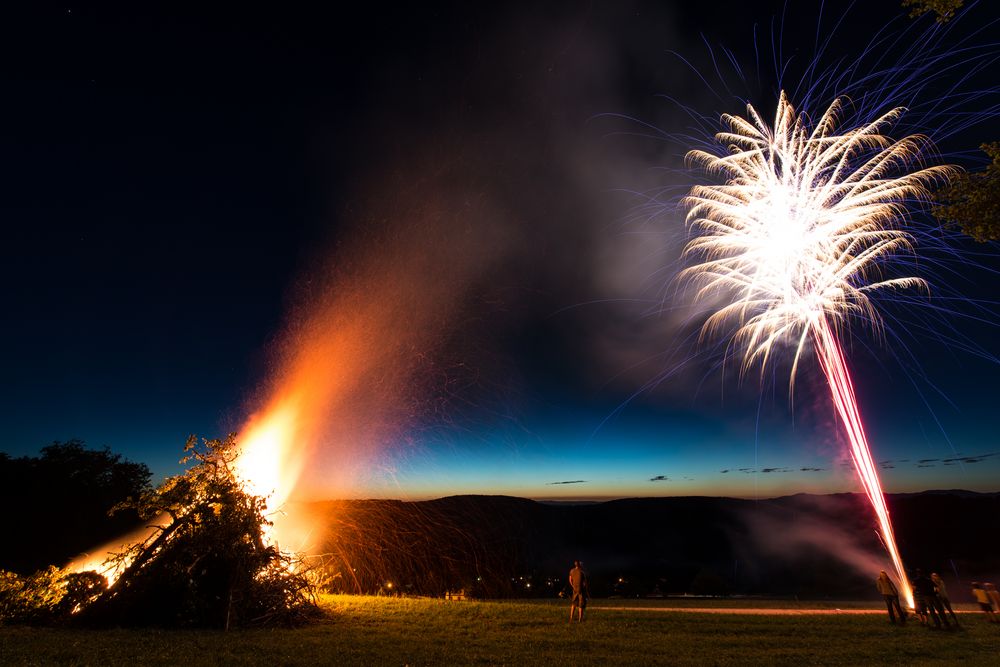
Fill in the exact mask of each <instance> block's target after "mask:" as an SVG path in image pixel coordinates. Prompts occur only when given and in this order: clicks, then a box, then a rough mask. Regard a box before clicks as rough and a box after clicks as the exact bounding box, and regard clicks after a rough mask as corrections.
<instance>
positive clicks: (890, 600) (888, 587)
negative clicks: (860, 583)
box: [875, 570, 906, 625]
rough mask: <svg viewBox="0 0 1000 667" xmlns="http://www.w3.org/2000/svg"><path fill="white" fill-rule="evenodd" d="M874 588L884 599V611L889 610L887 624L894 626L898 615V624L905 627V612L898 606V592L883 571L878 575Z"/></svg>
mask: <svg viewBox="0 0 1000 667" xmlns="http://www.w3.org/2000/svg"><path fill="white" fill-rule="evenodd" d="M875 587H876V588H878V592H879V593H881V594H882V597H883V598H884V599H885V606H886V609H888V610H889V622H890V623H893V624H895V623H896V614H897V613H898V614H899V624H900V625H906V612H904V611H903V608H902V607H900V606H899V591H897V590H896V585H895V584H894V583H892V579H890V578H889V575H888V574H886V573H885V570H882V571H881V572H879V573H878V579H876V580H875Z"/></svg>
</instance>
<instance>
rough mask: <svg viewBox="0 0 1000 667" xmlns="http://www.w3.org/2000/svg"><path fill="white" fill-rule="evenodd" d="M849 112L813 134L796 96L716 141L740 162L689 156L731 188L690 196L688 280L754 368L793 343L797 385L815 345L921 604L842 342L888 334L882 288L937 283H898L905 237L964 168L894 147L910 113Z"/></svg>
mask: <svg viewBox="0 0 1000 667" xmlns="http://www.w3.org/2000/svg"><path fill="white" fill-rule="evenodd" d="M841 107H842V102H841V101H840V100H836V101H834V102H833V104H832V105H831V106H830V107H829V108H828V109H827V110H826V112H825V113H824V114H823V115H822V116H821V117H820V118H819V120H818V121H817V122H816V123H815V124H810V122H809V119H808V118H807V117H806V116H805V115H798V114H796V112H795V110H794V109H793V108H792V106H791V104H790V103H789V102H788V100H787V98H786V96H785V95H784V93H782V95H781V97H780V99H779V101H778V108H777V113H776V114H775V119H774V123H773V125H768V124H766V123H765V122H764V121H763V120H762V119H761V117H760V116H759V115H758V113H757V111H756V110H755V109H754V108H753V107H752V106H749V105H748V106H747V114H748V118H749V120H748V119H745V118H740V117H737V116H728V115H726V116H723V121H724V122H725V123H726V124H727V125H728V126H729V128H730V131H728V132H722V133H720V134H718V135H716V139H717V140H718V141H719V143H720V144H721V145H723V146H725V147H726V148H727V149H728V152H727V153H725V154H724V155H721V156H718V155H713V154H711V153H708V152H705V151H691V152H690V153H688V158H689V159H690V160H692V161H694V162H696V163H699V164H701V165H702V166H704V167H705V168H706V170H707V171H708V172H709V173H711V174H713V175H717V176H721V177H722V178H723V179H724V180H725V183H724V184H721V185H701V186H695V187H694V188H692V190H691V193H690V195H689V196H688V197H687V198H686V199H685V205H686V206H687V207H688V208H689V210H688V216H687V220H688V224H689V225H690V226H691V229H692V232H693V238H692V239H691V241H690V242H689V243H688V245H687V247H686V249H685V255H686V256H687V257H697V258H698V259H699V260H700V262H698V263H696V264H694V265H693V266H690V267H689V268H687V269H685V270H684V271H683V272H682V274H681V277H682V278H683V279H686V280H689V281H691V282H692V283H694V284H696V285H697V286H698V290H697V294H696V298H697V299H699V300H701V299H706V300H707V299H712V300H718V299H720V298H721V299H722V301H721V303H722V305H721V307H719V308H717V309H716V310H715V311H714V312H713V313H712V314H711V316H710V317H709V318H708V319H707V320H706V322H705V325H704V328H703V335H708V334H711V333H714V332H715V331H716V330H718V329H720V328H722V327H723V326H724V325H726V324H728V323H730V322H735V323H736V324H737V328H736V332H735V334H734V335H733V337H732V343H731V345H732V346H734V347H737V348H739V349H741V350H745V352H744V354H743V357H742V358H743V362H742V368H743V371H746V370H747V369H748V368H749V367H750V366H751V365H752V364H753V363H755V362H760V363H761V364H766V363H767V361H768V360H769V359H770V357H771V355H772V353H774V352H775V350H776V349H777V348H779V347H783V346H785V345H787V344H788V342H789V341H791V346H792V347H793V348H794V355H793V362H792V371H791V377H792V381H793V382H794V378H795V373H796V369H797V367H798V364H799V361H800V359H801V357H802V354H803V352H804V351H805V350H806V348H807V346H808V344H809V342H810V340H811V341H812V342H813V346H814V347H815V349H816V353H817V356H818V358H819V362H820V366H821V367H822V369H823V372H824V374H825V375H826V379H827V382H828V383H829V386H830V390H831V393H832V396H833V403H834V406H835V408H836V411H837V414H838V415H839V416H840V418H841V421H842V422H843V424H844V428H845V430H846V433H847V437H848V440H849V442H850V448H851V458H852V460H853V461H854V465H855V468H856V470H857V472H858V476H859V478H860V480H861V483H862V486H863V487H864V489H865V493H866V494H867V495H868V498H869V500H870V501H871V503H872V506H873V507H874V509H875V513H876V515H877V516H878V523H879V528H880V532H881V536H882V540H883V542H884V544H885V546H886V549H887V550H888V552H889V555H890V556H891V557H892V561H893V564H894V566H895V569H896V573H897V575H898V577H899V580H900V588H901V589H902V591H901V592H902V593H903V596H904V598H905V599H906V601H907V602H909V603H910V604H912V593H911V590H910V585H909V582H908V581H907V578H906V573H905V570H904V568H903V563H902V559H901V558H900V555H899V550H898V549H897V547H896V541H895V537H894V535H893V530H892V523H891V521H890V518H889V511H888V509H887V507H886V504H885V497H884V495H883V493H882V487H881V483H880V481H879V477H878V473H877V472H876V469H875V465H874V463H873V461H872V456H871V452H870V450H869V448H868V440H867V437H866V435H865V431H864V426H863V425H862V423H861V416H860V413H859V410H858V406H857V401H856V399H855V394H854V387H853V384H852V382H851V377H850V373H849V372H848V369H847V365H846V362H845V359H844V355H843V352H842V350H841V345H840V341H839V337H838V335H837V332H838V328H839V327H840V326H843V325H844V323H845V322H846V321H847V320H848V319H849V318H858V319H862V320H864V321H865V322H867V323H869V324H871V325H872V326H873V327H875V329H876V330H879V328H880V326H881V325H880V319H879V315H878V312H877V310H876V308H875V307H874V305H873V303H872V302H871V300H870V298H869V294H870V293H871V292H872V291H874V290H885V289H906V288H913V287H917V288H920V287H924V286H925V284H924V282H923V281H922V280H921V279H919V278H915V277H910V276H900V277H887V276H886V275H885V273H886V272H887V271H889V270H891V269H892V268H893V263H892V260H893V259H894V258H896V257H900V256H901V255H902V254H904V253H908V252H911V251H912V241H911V237H910V235H909V234H907V233H906V232H904V231H903V230H901V229H899V228H898V224H899V223H900V222H901V221H903V220H905V219H906V217H907V214H908V210H909V206H910V205H911V204H912V203H913V202H915V201H920V200H923V199H925V198H926V195H927V190H926V186H927V184H928V183H931V182H934V181H938V180H941V179H945V178H947V176H948V175H949V173H950V171H951V169H950V168H948V167H930V168H924V169H911V165H913V164H914V163H916V162H917V161H918V160H919V159H920V157H921V153H922V148H923V147H924V146H925V144H926V141H925V140H924V138H923V137H920V136H909V137H905V138H903V139H900V140H893V139H891V138H889V137H887V136H884V135H883V134H882V133H881V132H882V130H883V129H884V128H885V127H886V126H888V125H891V124H892V123H893V122H894V121H896V120H897V119H898V117H899V116H900V114H901V113H902V109H894V110H892V111H890V112H889V113H887V114H885V115H883V116H882V117H880V118H878V119H876V120H874V121H873V122H870V123H867V124H864V125H861V126H859V127H855V128H852V129H847V130H841V129H839V128H838V114H839V112H840V110H841ZM712 302H713V303H714V302H715V301H712Z"/></svg>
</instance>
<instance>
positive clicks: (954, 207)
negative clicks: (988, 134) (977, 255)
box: [934, 142, 1000, 242]
mask: <svg viewBox="0 0 1000 667" xmlns="http://www.w3.org/2000/svg"><path fill="white" fill-rule="evenodd" d="M980 148H981V149H982V150H983V152H985V153H986V155H987V156H989V158H990V159H991V162H990V164H989V165H988V166H987V167H986V169H985V170H983V171H980V172H971V173H969V172H967V173H963V174H960V175H958V176H956V177H955V178H953V179H952V181H951V182H950V183H949V184H947V185H945V186H944V187H942V188H941V189H940V190H938V191H937V193H936V198H937V200H938V202H939V203H940V204H941V205H940V206H937V207H935V209H934V215H935V217H937V218H938V219H939V220H941V221H942V222H945V223H948V224H952V225H956V226H958V227H959V228H960V229H961V230H962V232H964V233H965V234H968V235H969V236H971V237H972V238H974V239H976V240H977V241H980V242H985V241H995V240H998V239H1000V142H993V143H989V144H983V145H982V146H981V147H980Z"/></svg>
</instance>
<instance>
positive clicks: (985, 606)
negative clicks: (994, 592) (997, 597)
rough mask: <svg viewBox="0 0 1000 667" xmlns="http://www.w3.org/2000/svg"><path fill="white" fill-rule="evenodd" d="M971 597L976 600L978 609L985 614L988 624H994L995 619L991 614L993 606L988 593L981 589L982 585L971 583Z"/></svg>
mask: <svg viewBox="0 0 1000 667" xmlns="http://www.w3.org/2000/svg"><path fill="white" fill-rule="evenodd" d="M972 597H974V598H976V602H978V603H979V608H980V609H982V610H983V612H984V613H985V614H986V618H988V619H989V621H990V623H996V622H997V617H996V614H994V613H993V604H992V603H991V602H990V596H989V593H987V592H986V591H985V590H984V589H983V585H982V584H981V583H979V582H978V581H973V582H972Z"/></svg>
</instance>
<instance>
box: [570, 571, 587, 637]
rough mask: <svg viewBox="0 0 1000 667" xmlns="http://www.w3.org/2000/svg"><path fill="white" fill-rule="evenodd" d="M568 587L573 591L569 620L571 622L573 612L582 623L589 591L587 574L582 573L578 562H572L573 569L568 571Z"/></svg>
mask: <svg viewBox="0 0 1000 667" xmlns="http://www.w3.org/2000/svg"><path fill="white" fill-rule="evenodd" d="M569 585H570V587H571V588H572V589H573V604H572V605H571V606H570V608H569V620H570V622H572V621H573V616H574V612H578V616H579V620H580V622H583V610H584V609H586V608H587V598H588V597H590V589H589V587H588V586H587V573H586V572H584V571H583V567H581V564H580V561H573V569H572V570H570V571H569Z"/></svg>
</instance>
